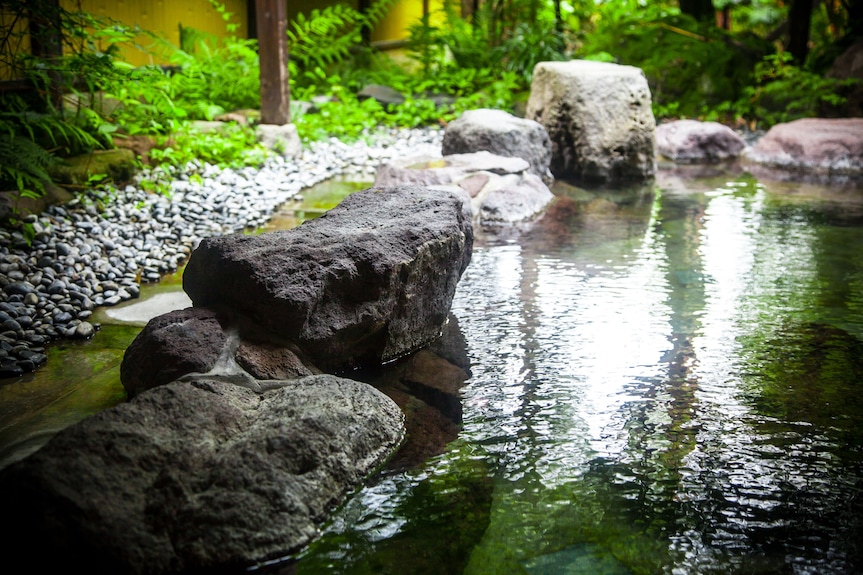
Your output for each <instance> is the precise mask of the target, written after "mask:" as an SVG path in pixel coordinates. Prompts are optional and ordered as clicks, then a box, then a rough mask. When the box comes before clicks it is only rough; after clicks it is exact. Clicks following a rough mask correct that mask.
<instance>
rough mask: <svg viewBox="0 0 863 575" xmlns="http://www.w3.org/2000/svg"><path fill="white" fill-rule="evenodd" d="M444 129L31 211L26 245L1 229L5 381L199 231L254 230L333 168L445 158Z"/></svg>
mask: <svg viewBox="0 0 863 575" xmlns="http://www.w3.org/2000/svg"><path fill="white" fill-rule="evenodd" d="M442 137H443V132H442V131H440V130H436V129H415V130H392V131H384V132H376V133H374V134H372V135H370V136H368V137H367V138H366V139H364V141H360V142H357V143H354V144H345V143H343V142H340V141H339V140H336V139H330V140H329V141H326V142H318V143H315V144H313V145H312V146H310V147H309V148H308V149H305V150H304V152H303V154H302V156H301V157H299V158H296V159H293V160H285V159H283V158H281V157H273V158H271V159H269V160H268V161H267V162H266V163H265V164H264V165H263V166H261V167H260V168H243V169H239V170H230V169H224V170H223V169H221V168H218V167H215V166H211V165H209V164H203V165H202V164H197V163H190V164H189V165H187V166H186V167H185V169H183V170H178V171H176V172H174V171H169V172H166V171H163V170H161V169H155V170H152V171H148V172H142V173H141V174H139V175H138V176H137V179H136V182H135V183H133V184H130V185H127V186H126V187H125V188H123V189H116V188H108V189H102V190H93V191H90V192H87V193H84V194H81V195H80V196H78V197H77V198H76V199H75V200H73V201H72V202H69V203H67V204H65V205H62V206H51V207H50V208H48V209H47V210H45V212H43V213H42V214H39V215H31V216H28V217H27V218H26V219H25V221H26V222H28V223H30V224H32V227H33V231H34V232H35V236H34V237H33V238H32V241H31V242H30V243H28V242H27V240H26V239H25V237H24V235H23V234H22V233H21V232H20V231H10V230H6V229H0V377H2V378H9V377H16V376H19V375H22V374H24V373H27V372H30V371H33V370H35V369H36V368H37V367H39V366H40V365H42V364H43V363H45V361H46V360H47V356H46V355H45V346H46V345H47V344H48V343H50V342H51V341H53V340H56V339H59V338H90V337H92V336H93V335H94V334H95V332H96V331H97V330H98V327H99V326H98V325H94V324H92V323H90V322H89V321H88V319H89V318H90V316H91V315H92V313H93V310H94V309H95V308H96V307H100V306H113V305H116V304H118V303H120V302H122V301H126V300H129V299H133V298H137V297H138V295H139V294H140V288H139V285H140V283H142V282H155V281H159V278H160V277H161V276H162V275H164V274H167V273H172V272H174V271H176V270H177V269H178V268H179V267H180V266H181V265H182V264H183V263H184V262H185V261H186V259H187V258H188V257H189V254H190V253H191V252H192V250H193V249H195V247H196V246H197V245H198V242H200V241H201V239H203V238H205V237H209V236H214V235H221V234H227V233H233V232H238V231H241V230H244V229H250V228H257V227H260V226H262V225H264V224H265V223H266V222H267V221H268V220H269V218H270V216H271V215H272V214H273V212H274V211H275V210H276V208H278V207H279V206H280V205H281V204H283V203H284V202H286V201H288V200H292V199H298V198H299V197H300V196H301V192H302V190H304V189H305V188H308V187H310V186H312V185H314V184H317V183H319V182H322V181H324V180H327V179H329V178H332V177H334V176H337V175H343V174H344V175H351V176H355V177H358V178H359V177H362V178H367V179H369V180H371V179H373V177H374V173H375V170H376V168H377V166H378V165H379V164H380V163H381V162H383V161H387V160H389V159H392V158H396V157H404V156H411V155H415V154H424V153H431V154H440V147H441V146H440V144H441V139H442ZM145 178H146V179H148V180H151V181H152V180H157V181H162V182H165V183H166V184H167V185H169V186H170V190H171V192H170V194H168V195H163V194H154V193H149V192H146V191H145V190H144V189H142V187H141V185H140V182H142V181H143V180H144V179H145Z"/></svg>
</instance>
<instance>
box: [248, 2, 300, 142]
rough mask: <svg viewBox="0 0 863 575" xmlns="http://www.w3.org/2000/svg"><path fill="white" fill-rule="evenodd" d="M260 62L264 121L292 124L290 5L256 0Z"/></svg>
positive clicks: (262, 117)
mask: <svg viewBox="0 0 863 575" xmlns="http://www.w3.org/2000/svg"><path fill="white" fill-rule="evenodd" d="M255 1H256V8H257V22H256V23H257V32H258V59H259V60H260V68H261V122H262V123H264V124H277V125H280V126H281V125H284V124H287V123H288V122H290V121H291V113H290V101H291V92H290V87H289V85H288V50H287V27H288V15H287V12H288V3H287V2H286V1H285V0H255Z"/></svg>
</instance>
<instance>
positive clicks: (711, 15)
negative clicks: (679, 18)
mask: <svg viewBox="0 0 863 575" xmlns="http://www.w3.org/2000/svg"><path fill="white" fill-rule="evenodd" d="M678 5H679V6H680V11H681V12H683V13H684V14H687V15H689V16H692V17H693V18H695V19H696V20H698V21H699V22H712V21H713V20H714V19H715V17H716V16H715V13H716V10H715V9H714V8H713V0H678Z"/></svg>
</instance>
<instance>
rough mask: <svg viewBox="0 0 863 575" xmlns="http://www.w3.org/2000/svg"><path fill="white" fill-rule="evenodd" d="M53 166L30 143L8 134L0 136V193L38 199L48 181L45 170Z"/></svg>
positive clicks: (49, 158) (51, 158) (41, 150)
mask: <svg viewBox="0 0 863 575" xmlns="http://www.w3.org/2000/svg"><path fill="white" fill-rule="evenodd" d="M4 132H5V131H4ZM56 162H57V159H56V158H55V157H54V156H52V155H51V154H49V153H48V152H46V151H45V149H44V148H43V147H41V146H39V145H37V144H35V143H34V142H33V140H30V139H29V138H23V137H21V136H16V135H14V134H11V133H9V132H5V133H2V134H0V190H10V189H14V190H17V191H18V192H19V194H20V195H21V197H31V198H38V197H39V196H41V195H42V194H44V193H45V184H46V183H47V182H50V181H51V177H50V176H49V175H48V168H50V167H51V165H53V164H54V163H56Z"/></svg>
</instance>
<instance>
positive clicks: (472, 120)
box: [441, 109, 554, 185]
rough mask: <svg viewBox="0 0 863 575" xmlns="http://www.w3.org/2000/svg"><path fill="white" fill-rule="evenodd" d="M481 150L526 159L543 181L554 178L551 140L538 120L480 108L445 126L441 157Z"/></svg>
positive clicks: (548, 182)
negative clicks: (551, 166) (551, 167)
mask: <svg viewBox="0 0 863 575" xmlns="http://www.w3.org/2000/svg"><path fill="white" fill-rule="evenodd" d="M482 151H485V152H490V153H492V154H495V155H497V156H511V157H515V158H521V159H523V160H526V161H527V163H528V164H530V171H531V172H532V173H534V174H536V175H537V176H539V177H540V178H542V179H543V181H544V182H545V183H546V184H549V185H551V184H550V182H551V181H552V180H554V176H552V175H551V170H549V166H550V164H551V139H550V138H549V137H548V132H547V131H546V129H545V128H544V127H543V126H542V124H540V123H539V122H535V121H533V120H528V119H525V118H518V117H516V116H513V115H512V114H509V113H508V112H505V111H503V110H491V109H479V110H468V111H467V112H465V113H464V114H462V115H461V116H460V117H459V118H458V119H456V120H454V121H453V122H451V123H450V124H449V125H447V127H446V130H445V132H444V136H443V141H442V142H441V153H442V154H443V155H444V156H449V155H452V154H470V153H473V152H482Z"/></svg>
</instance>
